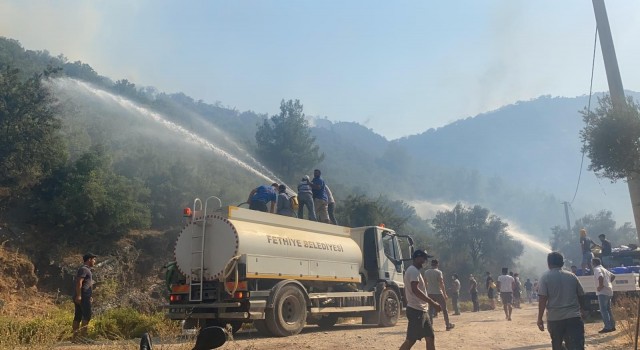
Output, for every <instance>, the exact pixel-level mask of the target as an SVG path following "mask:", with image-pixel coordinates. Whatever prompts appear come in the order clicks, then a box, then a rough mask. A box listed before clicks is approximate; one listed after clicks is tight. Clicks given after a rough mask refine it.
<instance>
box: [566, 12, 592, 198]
mask: <svg viewBox="0 0 640 350" xmlns="http://www.w3.org/2000/svg"><path fill="white" fill-rule="evenodd" d="M597 47H598V26H597V25H596V34H595V38H594V39H593V58H592V59H591V83H590V84H589V104H588V105H587V115H589V114H590V113H591V97H592V96H593V71H594V69H595V66H596V48H597ZM584 153H585V148H584V142H582V159H581V160H580V172H579V173H578V183H577V184H576V191H575V192H574V193H573V199H571V203H570V204H573V201H574V200H576V196H577V195H578V188H579V187H580V179H581V178H582V167H583V165H584Z"/></svg>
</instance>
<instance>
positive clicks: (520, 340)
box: [65, 304, 629, 350]
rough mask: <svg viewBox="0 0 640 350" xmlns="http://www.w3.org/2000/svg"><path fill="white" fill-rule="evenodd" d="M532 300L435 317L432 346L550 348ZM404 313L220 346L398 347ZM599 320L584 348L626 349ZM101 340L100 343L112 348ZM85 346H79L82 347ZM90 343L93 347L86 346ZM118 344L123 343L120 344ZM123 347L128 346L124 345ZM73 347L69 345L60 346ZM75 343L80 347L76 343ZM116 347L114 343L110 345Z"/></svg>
mask: <svg viewBox="0 0 640 350" xmlns="http://www.w3.org/2000/svg"><path fill="white" fill-rule="evenodd" d="M536 315H537V306H536V305H534V304H531V305H528V304H524V305H523V308H522V309H515V310H514V312H513V317H512V319H513V321H510V322H509V321H506V320H505V317H504V313H503V311H502V310H495V311H482V312H476V313H463V314H462V315H460V316H451V319H452V322H454V323H455V324H456V326H455V328H454V329H453V330H452V331H445V325H444V320H443V319H442V317H439V318H435V319H434V324H435V325H434V328H435V334H436V347H437V349H439V350H452V349H483V350H484V349H512V350H535V349H550V348H551V342H550V338H549V334H548V333H547V332H546V331H545V332H540V330H538V327H537V326H536ZM406 326H407V323H406V319H405V318H401V319H400V321H399V322H398V325H396V326H395V327H391V328H378V327H373V326H362V325H358V324H340V325H336V326H335V327H333V328H332V329H331V330H329V331H323V330H320V329H319V328H318V327H316V326H307V327H306V328H305V329H304V330H303V331H302V333H301V334H299V335H296V336H293V337H288V338H262V337H259V336H258V335H257V334H256V333H255V332H248V331H247V332H244V331H241V332H240V333H238V334H237V335H236V337H235V340H233V341H230V342H227V344H225V345H224V346H223V347H222V348H220V349H224V350H263V349H264V350H267V349H286V350H295V349H327V350H328V349H331V350H333V349H349V350H356V349H397V348H399V347H400V344H401V343H402V342H403V340H404V337H405V330H406ZM600 329H602V322H600V321H597V322H594V323H588V324H586V343H587V346H586V348H587V349H608V350H612V349H625V348H629V347H628V346H625V345H624V341H625V339H624V336H623V335H622V334H620V330H618V331H617V332H614V333H609V334H598V330H600ZM105 345H106V344H103V346H102V347H100V348H101V349H112V347H108V346H105ZM191 346H192V345H189V344H187V343H182V344H176V343H173V344H167V343H164V344H156V345H155V346H154V350H155V349H162V350H183V349H184V350H187V349H191ZM424 346H425V345H424V342H419V343H416V345H415V346H414V347H413V348H414V349H424ZM86 348H87V347H84V349H86ZM90 348H93V347H90ZM120 348H121V349H122V346H121V347H120ZM127 348H132V347H129V346H127ZM65 349H72V347H65ZM78 349H79V348H78ZM113 349H115V348H113Z"/></svg>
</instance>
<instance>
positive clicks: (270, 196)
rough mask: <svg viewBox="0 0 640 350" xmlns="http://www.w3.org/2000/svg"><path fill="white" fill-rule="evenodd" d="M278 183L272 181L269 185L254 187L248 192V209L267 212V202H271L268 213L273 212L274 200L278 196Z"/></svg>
mask: <svg viewBox="0 0 640 350" xmlns="http://www.w3.org/2000/svg"><path fill="white" fill-rule="evenodd" d="M277 190H278V184H277V183H275V182H274V183H272V184H271V186H269V185H262V186H258V187H256V188H254V189H253V190H252V191H251V193H249V199H247V202H249V209H251V210H258V211H263V212H265V213H266V212H267V203H268V202H271V210H270V211H269V212H270V213H273V212H275V207H276V200H277V198H278V194H277Z"/></svg>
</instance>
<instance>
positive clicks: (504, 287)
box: [498, 267, 516, 321]
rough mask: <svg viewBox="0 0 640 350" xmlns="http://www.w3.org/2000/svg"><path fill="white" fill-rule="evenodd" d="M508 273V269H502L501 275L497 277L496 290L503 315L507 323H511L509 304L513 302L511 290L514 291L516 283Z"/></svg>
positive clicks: (511, 309) (511, 310) (511, 308)
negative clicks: (498, 293)
mask: <svg viewBox="0 0 640 350" xmlns="http://www.w3.org/2000/svg"><path fill="white" fill-rule="evenodd" d="M508 272H509V269H508V268H506V267H503V268H502V275H500V276H498V290H499V291H500V299H502V308H503V309H504V315H505V317H506V319H507V321H511V313H512V312H513V307H512V306H511V303H512V302H513V290H514V289H515V285H516V281H515V279H514V278H513V276H510V275H509V274H508Z"/></svg>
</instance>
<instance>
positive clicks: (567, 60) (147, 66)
mask: <svg viewBox="0 0 640 350" xmlns="http://www.w3.org/2000/svg"><path fill="white" fill-rule="evenodd" d="M606 5H607V10H608V13H609V18H610V22H611V26H612V32H613V35H614V41H615V45H616V51H617V55H618V60H619V63H620V69H621V72H622V77H623V83H624V85H625V88H626V89H630V90H640V65H638V62H640V45H639V44H638V37H640V2H638V1H632V0H617V1H607V2H606ZM594 30H595V19H594V15H593V8H592V4H591V1H588V0H564V1H557V0H555V1H552V0H537V1H516V0H493V1H489V0H487V1H471V0H467V1H394V2H389V1H385V2H383V1H293V0H291V1H163V0H159V1H151V0H139V1H124V0H123V1H119V0H118V1H116V0H109V1H80V0H78V1H71V0H67V1H64V0H61V1H44V0H42V1H29V0H4V1H2V2H0V35H1V36H6V37H10V38H13V39H17V40H19V41H20V42H21V43H22V44H23V46H24V47H26V48H27V49H47V50H49V51H50V52H51V53H52V54H54V55H57V54H60V53H62V54H64V55H65V56H67V57H68V58H69V59H70V60H72V61H75V60H81V61H83V62H86V63H88V64H90V65H91V66H92V67H94V69H96V70H97V71H98V72H99V73H100V74H103V75H106V76H109V77H111V78H112V79H114V80H116V79H121V78H126V79H129V80H130V81H132V82H134V83H136V85H138V86H147V85H151V86H155V87H156V88H158V89H159V90H161V91H166V92H179V91H182V92H184V93H186V94H188V95H190V96H192V97H194V98H196V99H202V100H204V101H206V102H210V103H214V102H216V101H220V102H221V103H222V104H223V105H225V106H231V107H235V108H237V109H239V110H241V111H243V110H253V111H256V112H260V113H269V114H274V113H276V112H277V111H278V107H279V102H280V100H281V99H283V98H284V99H300V100H301V101H302V103H303V104H304V106H305V112H306V113H307V114H308V115H313V116H322V117H324V116H326V117H327V118H329V119H330V120H334V121H356V122H359V123H361V124H364V125H366V126H367V127H369V128H372V129H373V130H374V131H376V132H378V133H380V134H382V135H384V136H386V137H387V138H389V139H394V138H398V137H402V136H406V135H411V134H416V133H420V132H423V131H425V130H427V129H429V128H434V127H439V126H443V125H445V124H447V123H450V122H452V121H455V120H457V119H460V118H466V117H469V116H474V115H476V114H478V113H482V112H486V111H490V110H493V109H496V108H499V107H500V106H503V105H506V104H510V103H514V102H516V101H519V100H528V99H531V98H535V97H538V96H540V95H553V96H577V95H583V94H587V93H588V91H589V77H590V69H591V55H592V49H593V35H594ZM595 74H596V78H595V90H596V91H604V90H606V89H607V85H606V76H605V73H604V67H603V64H602V58H601V54H600V52H599V51H598V56H597V58H596V71H595Z"/></svg>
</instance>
